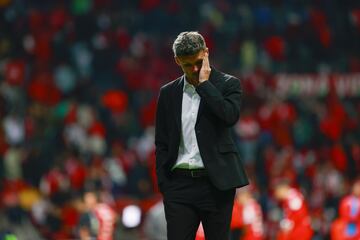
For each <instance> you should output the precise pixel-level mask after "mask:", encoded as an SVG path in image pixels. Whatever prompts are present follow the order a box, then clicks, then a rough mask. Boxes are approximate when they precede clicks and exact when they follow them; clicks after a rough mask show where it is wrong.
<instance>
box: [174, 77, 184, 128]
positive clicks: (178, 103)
mask: <svg viewBox="0 0 360 240" xmlns="http://www.w3.org/2000/svg"><path fill="white" fill-rule="evenodd" d="M183 87H184V76H182V77H181V78H180V80H179V81H178V82H177V83H176V85H175V89H174V93H173V97H174V98H173V103H174V108H173V109H174V114H175V121H176V125H177V126H178V128H179V129H180V130H181V112H182V98H183Z"/></svg>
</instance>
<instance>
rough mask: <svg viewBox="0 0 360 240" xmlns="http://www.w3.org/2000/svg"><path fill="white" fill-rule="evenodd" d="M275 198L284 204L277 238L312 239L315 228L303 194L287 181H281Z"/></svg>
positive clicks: (289, 239) (277, 186)
mask: <svg viewBox="0 0 360 240" xmlns="http://www.w3.org/2000/svg"><path fill="white" fill-rule="evenodd" d="M274 194H275V198H276V199H278V200H279V201H280V202H281V204H282V210H283V219H281V221H280V230H279V232H278V234H277V238H276V239H277V240H292V239H299V236H301V239H303V240H310V239H311V237H312V235H313V230H312V228H311V223H310V215H309V212H308V209H307V206H306V203H305V199H304V196H303V194H302V193H301V192H300V191H299V190H297V189H296V188H293V187H291V186H290V184H289V183H288V182H287V181H285V180H284V181H280V182H279V183H277V184H276V186H275V192H274Z"/></svg>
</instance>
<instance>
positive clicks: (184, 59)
mask: <svg viewBox="0 0 360 240" xmlns="http://www.w3.org/2000/svg"><path fill="white" fill-rule="evenodd" d="M203 57H204V50H201V51H199V52H198V53H196V54H193V55H186V56H179V57H176V58H177V59H178V60H179V61H180V62H181V63H182V64H186V63H189V64H194V63H196V62H197V61H199V60H202V59H203Z"/></svg>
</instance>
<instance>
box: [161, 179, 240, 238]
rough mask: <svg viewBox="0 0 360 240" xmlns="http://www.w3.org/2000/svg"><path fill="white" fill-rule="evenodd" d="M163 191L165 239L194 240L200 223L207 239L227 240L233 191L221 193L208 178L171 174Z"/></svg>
mask: <svg viewBox="0 0 360 240" xmlns="http://www.w3.org/2000/svg"><path fill="white" fill-rule="evenodd" d="M166 185H167V186H166V191H165V192H164V207H165V217H166V222H167V237H168V240H194V239H195V235H196V231H197V229H198V227H199V224H200V222H202V225H203V228H204V232H205V237H206V240H228V239H229V233H230V221H231V214H232V208H233V203H234V195H235V189H231V190H227V191H220V190H218V189H217V188H215V187H214V186H213V185H212V183H211V182H210V180H209V178H208V177H195V178H192V177H191V176H190V177H189V176H187V177H185V176H178V175H174V176H173V177H172V178H171V180H170V182H169V183H167V184H166Z"/></svg>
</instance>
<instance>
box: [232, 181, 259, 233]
mask: <svg viewBox="0 0 360 240" xmlns="http://www.w3.org/2000/svg"><path fill="white" fill-rule="evenodd" d="M236 229H241V237H240V238H239V237H236V236H234V235H235V234H233V236H232V237H233V239H234V240H239V239H241V240H262V239H264V237H265V236H264V225H263V214H262V211H261V207H260V205H259V203H258V202H257V201H256V199H255V198H254V196H253V194H252V193H251V190H250V189H249V188H247V187H245V188H242V189H238V191H237V193H236V197H235V202H234V207H233V213H232V219H231V230H232V233H235V230H236Z"/></svg>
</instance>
